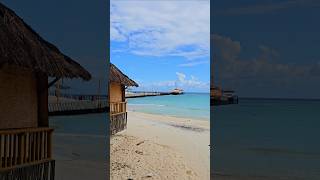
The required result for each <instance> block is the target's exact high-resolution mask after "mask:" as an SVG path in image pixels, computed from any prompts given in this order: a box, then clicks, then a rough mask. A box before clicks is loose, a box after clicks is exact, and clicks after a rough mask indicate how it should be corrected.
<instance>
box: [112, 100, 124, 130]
mask: <svg viewBox="0 0 320 180" xmlns="http://www.w3.org/2000/svg"><path fill="white" fill-rule="evenodd" d="M126 128H127V102H110V134H111V135H112V134H116V133H117V132H120V131H122V130H124V129H126Z"/></svg>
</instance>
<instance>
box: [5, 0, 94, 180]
mask: <svg viewBox="0 0 320 180" xmlns="http://www.w3.org/2000/svg"><path fill="white" fill-rule="evenodd" d="M48 77H53V78H56V79H55V80H54V81H53V82H51V83H49V84H48ZM64 77H65V78H82V79H83V80H90V78H91V75H90V73H89V72H88V71H86V70H85V69H84V68H83V67H81V65H80V64H78V63H77V62H75V61H74V60H72V59H71V58H69V57H68V56H66V55H64V54H62V53H61V52H60V51H59V49H58V48H57V47H55V46H54V45H52V44H51V43H49V42H47V41H45V40H44V39H43V38H41V37H40V36H39V35H38V34H37V33H36V32H35V31H34V30H32V29H31V27H30V26H28V25H27V24H26V23H25V22H24V21H23V20H22V19H21V18H20V17H18V16H17V15H16V14H15V13H14V12H13V11H12V10H10V9H8V8H7V7H6V6H4V5H3V4H1V3H0V99H1V101H0V179H4V180H6V179H21V178H22V179H24V178H23V177H25V178H27V177H28V179H50V180H52V179H54V160H53V157H52V140H51V139H52V131H53V129H51V128H49V123H48V87H49V86H50V85H52V84H53V83H54V82H55V81H57V80H58V79H59V78H64Z"/></svg>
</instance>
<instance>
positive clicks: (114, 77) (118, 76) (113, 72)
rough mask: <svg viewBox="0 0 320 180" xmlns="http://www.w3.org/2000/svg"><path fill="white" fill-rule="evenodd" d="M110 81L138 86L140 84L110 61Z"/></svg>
mask: <svg viewBox="0 0 320 180" xmlns="http://www.w3.org/2000/svg"><path fill="white" fill-rule="evenodd" d="M109 80H110V82H116V83H120V84H122V85H125V86H136V87H138V86H139V85H138V84H137V83H136V82H134V81H133V80H132V79H130V78H129V77H128V76H127V75H125V74H123V73H122V72H121V71H120V70H119V69H118V68H117V67H116V66H115V65H113V64H112V63H110V76H109Z"/></svg>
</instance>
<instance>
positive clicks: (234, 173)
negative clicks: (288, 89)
mask: <svg viewBox="0 0 320 180" xmlns="http://www.w3.org/2000/svg"><path fill="white" fill-rule="evenodd" d="M212 108H213V111H212V114H211V116H212V122H213V128H212V133H213V134H212V138H213V139H212V140H213V154H212V155H213V170H214V173H215V179H216V180H219V179H225V178H227V179H248V180H251V179H255V180H260V179H261V180H262V179H263V180H267V179H268V180H269V179H270V180H280V179H281V180H282V179H285V180H287V179H288V180H304V179H306V180H319V179H320V143H319V138H320V101H315V100H277V99H273V100H272V99H270V100H267V99H239V104H236V105H227V106H218V107H216V106H214V107H212Z"/></svg>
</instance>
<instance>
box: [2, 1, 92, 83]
mask: <svg viewBox="0 0 320 180" xmlns="http://www.w3.org/2000/svg"><path fill="white" fill-rule="evenodd" d="M4 65H13V66H18V67H22V68H26V69H30V70H32V71H34V72H43V73H45V74H47V75H48V76H50V77H60V78H63V77H65V78H82V79H84V80H90V79H91V75H90V73H89V72H88V71H87V70H85V69H84V68H83V67H82V66H81V65H80V64H79V63H77V62H75V61H74V60H72V59H71V58H70V57H68V56H66V55H64V54H62V53H61V52H60V50H59V49H58V48H57V47H56V46H54V45H53V44H51V43H49V42H47V41H46V40H44V39H43V38H42V37H40V35H38V34H37V33H36V32H35V31H34V30H32V28H31V27H30V26H29V25H27V24H26V23H25V22H24V21H23V20H22V19H21V18H20V17H18V16H17V15H16V14H15V13H14V12H13V11H12V10H10V9H8V8H7V7H6V6H4V5H3V4H2V3H0V68H2V67H3V66H4Z"/></svg>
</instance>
